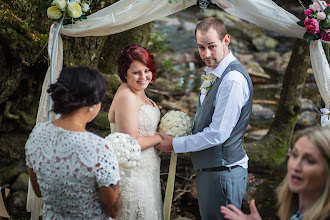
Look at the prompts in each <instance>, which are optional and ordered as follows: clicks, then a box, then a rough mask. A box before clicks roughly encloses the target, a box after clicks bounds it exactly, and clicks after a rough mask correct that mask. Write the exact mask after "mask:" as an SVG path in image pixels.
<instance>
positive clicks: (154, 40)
mask: <svg viewBox="0 0 330 220" xmlns="http://www.w3.org/2000/svg"><path fill="white" fill-rule="evenodd" d="M148 49H149V50H150V51H151V52H166V51H168V50H169V47H168V44H167V41H166V40H165V34H164V33H162V32H161V31H152V32H151V33H150V41H149V42H148Z"/></svg>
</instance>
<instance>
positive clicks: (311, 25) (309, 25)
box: [304, 18, 320, 35]
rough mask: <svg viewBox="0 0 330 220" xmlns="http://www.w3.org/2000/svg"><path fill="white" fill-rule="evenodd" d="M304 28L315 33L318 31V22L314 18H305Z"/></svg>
mask: <svg viewBox="0 0 330 220" xmlns="http://www.w3.org/2000/svg"><path fill="white" fill-rule="evenodd" d="M304 25H305V29H306V31H307V32H308V33H310V34H313V35H314V34H317V33H319V32H320V27H319V22H317V20H316V19H314V18H312V19H309V18H306V19H305V21H304Z"/></svg>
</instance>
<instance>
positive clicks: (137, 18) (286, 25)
mask: <svg viewBox="0 0 330 220" xmlns="http://www.w3.org/2000/svg"><path fill="white" fill-rule="evenodd" d="M196 3H197V0H173V1H172V3H169V2H168V0H120V1H119V2H117V3H115V4H113V5H110V6H109V7H106V8H104V9H102V10H100V11H98V12H96V13H94V14H92V15H90V16H88V17H87V19H86V20H82V21H77V22H76V23H74V24H71V25H65V26H62V27H61V30H60V35H59V36H58V38H57V40H56V41H55V42H54V45H55V48H54V56H53V58H52V62H53V65H54V71H53V74H54V77H53V81H56V79H57V77H58V75H59V72H60V71H61V69H62V66H63V45H62V38H61V34H64V35H68V36H72V37H86V36H105V35H110V34H115V33H119V32H123V31H125V30H128V29H131V28H134V27H137V26H139V25H142V24H145V23H147V22H151V21H154V20H156V19H159V18H161V17H165V16H168V15H170V14H173V13H175V12H178V11H180V10H182V9H184V8H188V7H190V6H192V5H196ZM212 3H214V4H216V5H218V6H219V7H220V8H222V9H224V10H225V11H226V12H228V13H229V14H232V15H234V16H237V17H239V18H241V19H244V20H246V21H248V22H251V23H253V24H256V25H258V26H260V27H263V28H266V29H269V30H272V31H275V32H279V33H281V34H284V35H286V36H290V37H295V38H302V37H303V35H304V33H305V30H304V28H302V27H300V26H299V25H297V23H296V22H297V21H298V18H297V17H295V16H294V15H292V14H291V13H289V12H287V11H286V10H284V9H283V8H281V7H279V6H278V5H277V4H275V3H274V2H273V1H271V0H212ZM55 31H56V25H52V26H51V28H50V33H49V43H48V52H49V54H50V51H51V49H52V45H53V39H54V36H55ZM310 54H311V62H312V67H313V71H314V75H315V78H316V83H317V86H318V88H319V91H320V93H321V97H322V99H323V100H324V102H325V103H326V105H327V107H329V101H328V99H329V98H330V91H329V90H330V87H329V85H330V69H329V65H328V62H327V60H326V57H325V54H324V51H323V48H322V45H321V43H320V42H319V41H317V42H312V43H311V44H310ZM49 77H50V74H49V70H48V71H47V74H46V77H45V81H44V84H43V88H42V94H41V98H40V103H39V109H38V115H37V123H38V122H43V121H47V120H48V118H47V113H48V111H49V109H48V103H49V99H48V94H47V92H46V91H47V88H48V86H49V80H50V78H49ZM30 198H31V197H30ZM32 200H33V199H32ZM33 209H34V211H35V208H33ZM29 210H30V209H29ZM37 211H38V212H39V209H38V210H37Z"/></svg>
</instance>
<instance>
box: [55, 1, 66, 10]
mask: <svg viewBox="0 0 330 220" xmlns="http://www.w3.org/2000/svg"><path fill="white" fill-rule="evenodd" d="M53 3H54V4H55V5H56V6H57V7H58V8H59V9H60V10H61V11H65V8H66V7H67V4H66V0H54V2H53Z"/></svg>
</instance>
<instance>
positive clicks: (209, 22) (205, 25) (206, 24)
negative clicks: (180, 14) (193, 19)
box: [195, 17, 227, 40]
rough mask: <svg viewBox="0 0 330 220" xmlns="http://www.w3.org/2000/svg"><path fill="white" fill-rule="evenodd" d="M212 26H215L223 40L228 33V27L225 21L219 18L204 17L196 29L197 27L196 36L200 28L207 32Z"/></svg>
mask: <svg viewBox="0 0 330 220" xmlns="http://www.w3.org/2000/svg"><path fill="white" fill-rule="evenodd" d="M210 28H213V29H214V30H215V31H216V32H217V33H218V36H219V39H220V40H223V38H224V37H225V36H226V34H227V29H226V25H225V23H223V21H221V20H219V19H217V18H213V17H210V18H205V19H203V20H202V21H201V22H199V23H198V24H197V26H196V29H195V36H196V32H197V31H198V30H199V31H201V32H203V33H205V32H207V31H208V30H209V29H210Z"/></svg>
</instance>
